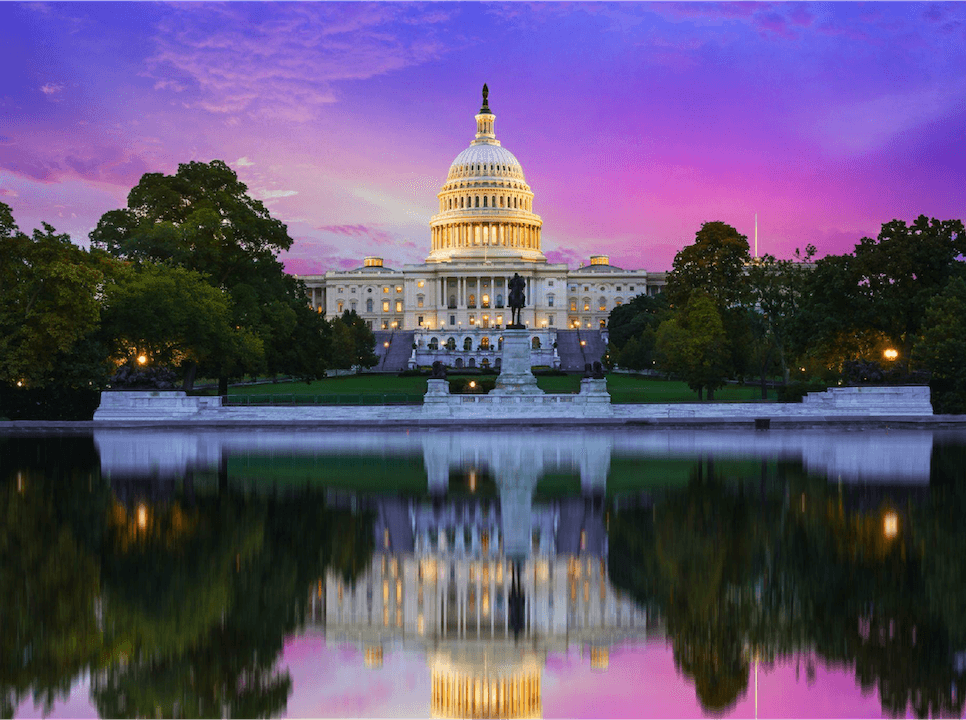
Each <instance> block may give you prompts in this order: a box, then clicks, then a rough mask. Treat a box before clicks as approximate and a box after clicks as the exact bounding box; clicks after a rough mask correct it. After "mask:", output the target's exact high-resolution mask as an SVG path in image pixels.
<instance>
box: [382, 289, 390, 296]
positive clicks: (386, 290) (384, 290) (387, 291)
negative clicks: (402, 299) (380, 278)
mask: <svg viewBox="0 0 966 720" xmlns="http://www.w3.org/2000/svg"><path fill="white" fill-rule="evenodd" d="M382 292H383V294H384V295H388V294H389V288H387V287H383V288H382Z"/></svg>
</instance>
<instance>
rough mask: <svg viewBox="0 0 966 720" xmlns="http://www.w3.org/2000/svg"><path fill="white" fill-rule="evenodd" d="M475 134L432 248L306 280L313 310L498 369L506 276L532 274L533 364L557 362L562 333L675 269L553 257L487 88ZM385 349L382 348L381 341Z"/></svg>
mask: <svg viewBox="0 0 966 720" xmlns="http://www.w3.org/2000/svg"><path fill="white" fill-rule="evenodd" d="M483 97H484V99H483V106H482V107H481V108H480V112H479V113H478V114H477V115H476V117H475V121H476V135H475V137H474V139H473V141H472V142H471V143H470V145H469V147H468V148H466V149H465V150H463V151H462V152H461V153H460V154H459V155H457V156H456V159H455V160H454V161H453V163H452V165H451V166H450V169H449V172H448V173H447V176H446V181H445V182H444V184H443V186H442V188H441V189H440V191H439V193H438V195H437V198H438V200H439V212H438V213H437V214H436V215H434V216H433V217H432V218H431V219H430V223H429V226H430V235H431V240H430V253H429V255H428V257H427V258H426V261H425V262H424V263H422V264H419V265H406V266H404V267H403V268H401V269H391V268H387V267H385V266H384V264H383V261H382V258H378V257H367V258H365V260H364V262H363V264H362V266H361V267H358V268H356V269H354V270H349V271H330V272H327V273H325V274H324V275H310V276H304V277H302V280H304V281H305V283H306V286H307V288H308V292H309V294H310V298H311V302H312V305H313V307H315V308H317V309H318V310H319V311H320V312H325V313H326V315H327V316H328V317H335V316H339V315H341V314H342V313H343V312H344V311H346V310H354V311H355V312H356V313H357V314H358V315H359V316H360V317H362V318H363V319H364V320H365V321H366V322H367V323H368V324H369V326H370V327H371V328H372V329H373V330H376V331H380V330H385V331H403V332H405V340H403V339H402V338H401V341H403V342H409V343H410V346H411V345H413V344H414V345H415V351H414V352H413V353H412V355H411V358H410V361H411V362H410V363H409V364H410V365H429V364H431V363H432V362H433V361H434V360H442V361H443V362H445V363H446V364H447V365H450V366H452V367H467V366H476V367H479V366H481V365H483V366H487V365H489V366H493V365H496V364H498V363H497V360H498V359H499V357H500V330H501V329H502V328H503V327H505V325H506V324H507V323H508V322H509V319H510V310H509V308H508V307H507V294H508V293H507V280H508V279H509V278H510V277H512V276H513V274H514V273H518V274H519V275H520V276H521V277H523V278H524V280H525V281H526V291H525V292H526V307H525V308H524V310H523V313H522V315H521V322H522V323H523V324H525V325H526V326H527V327H528V328H530V329H531V331H532V335H533V337H532V338H531V341H532V349H533V352H534V356H533V358H532V363H533V364H534V365H548V366H552V367H556V366H558V365H559V358H557V357H556V356H557V353H556V352H555V347H554V346H555V343H556V340H557V332H559V331H563V330H576V329H578V328H579V329H581V330H582V331H584V332H586V331H592V332H597V331H599V330H601V329H603V328H606V324H607V317H608V315H609V314H610V311H611V310H613V309H614V308H615V307H616V306H618V305H621V304H623V303H625V302H628V301H629V300H630V299H631V298H633V297H635V296H637V295H640V294H643V293H647V294H656V293H657V292H659V291H660V289H661V288H662V287H663V286H664V282H665V275H666V273H648V272H647V271H645V270H624V269H622V268H618V267H616V266H613V265H611V264H610V262H609V258H608V256H606V255H594V256H592V257H591V258H590V264H589V265H587V266H583V267H581V268H579V269H577V270H570V269H569V268H568V267H567V265H566V264H556V263H549V262H547V258H546V257H545V256H544V254H543V251H542V232H543V220H542V218H541V217H540V216H539V215H537V214H536V213H535V212H534V193H533V190H532V189H531V188H530V186H529V185H528V184H527V181H526V177H525V175H524V172H523V167H522V166H521V165H520V162H519V161H518V160H517V158H516V157H515V156H514V155H513V153H511V152H510V151H509V150H507V149H506V148H504V147H503V146H502V144H501V143H500V141H499V140H498V139H497V137H496V131H495V123H496V116H495V115H494V114H493V112H492V111H491V110H490V107H489V104H488V99H487V91H486V86H484V96H483ZM377 352H381V349H380V348H377Z"/></svg>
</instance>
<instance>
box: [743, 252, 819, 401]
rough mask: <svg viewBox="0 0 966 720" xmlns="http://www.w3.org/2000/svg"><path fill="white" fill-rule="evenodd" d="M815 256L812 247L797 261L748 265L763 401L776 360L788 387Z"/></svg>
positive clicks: (762, 259)
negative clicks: (797, 323) (797, 328)
mask: <svg viewBox="0 0 966 720" xmlns="http://www.w3.org/2000/svg"><path fill="white" fill-rule="evenodd" d="M814 256H815V246H814V245H809V246H807V247H806V248H805V253H804V254H802V253H800V252H799V251H798V250H796V251H795V258H794V259H793V260H778V259H776V258H775V257H774V256H773V255H763V256H762V257H760V258H756V259H755V260H753V261H752V262H751V263H750V264H749V265H748V271H747V282H748V291H749V295H748V303H749V310H750V312H751V317H750V318H749V328H750V329H751V334H752V336H753V337H754V339H755V344H756V350H757V352H756V353H755V354H756V356H757V359H758V363H757V364H758V367H759V370H760V377H761V390H762V398H764V397H765V382H766V375H767V373H768V370H769V369H770V367H771V365H772V362H773V358H774V360H777V362H778V364H779V365H780V366H781V374H782V380H783V382H784V383H788V378H789V363H790V361H791V359H792V357H791V356H792V352H793V350H792V339H793V333H794V327H793V325H794V323H795V321H796V318H797V316H798V314H799V312H800V310H801V306H802V303H803V302H804V301H805V300H806V296H805V283H806V281H807V276H808V274H809V273H810V270H809V267H810V266H811V261H812V258H813V257H814Z"/></svg>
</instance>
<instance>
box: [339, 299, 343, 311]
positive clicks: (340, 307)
mask: <svg viewBox="0 0 966 720" xmlns="http://www.w3.org/2000/svg"><path fill="white" fill-rule="evenodd" d="M339 314H340V315H341V314H342V301H341V300H339Z"/></svg>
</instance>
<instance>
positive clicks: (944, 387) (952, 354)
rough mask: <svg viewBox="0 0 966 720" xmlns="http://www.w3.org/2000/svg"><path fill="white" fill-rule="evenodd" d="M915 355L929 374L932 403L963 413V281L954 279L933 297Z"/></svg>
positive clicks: (965, 305)
mask: <svg viewBox="0 0 966 720" xmlns="http://www.w3.org/2000/svg"><path fill="white" fill-rule="evenodd" d="M916 358H917V360H918V362H920V363H922V364H923V365H924V366H925V367H926V368H927V369H928V370H929V371H930V372H931V373H932V378H933V382H932V387H933V391H934V394H933V404H934V406H935V408H936V409H937V410H938V411H940V412H946V413H963V412H966V280H964V279H963V278H961V277H956V278H953V279H952V280H951V281H950V282H949V284H948V285H947V286H946V287H945V288H944V289H943V291H942V292H941V293H940V294H939V295H937V296H936V297H934V298H933V299H932V300H931V301H930V303H929V305H928V307H927V309H926V316H925V319H924V322H923V328H922V338H921V339H920V341H919V343H918V344H917V346H916Z"/></svg>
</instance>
